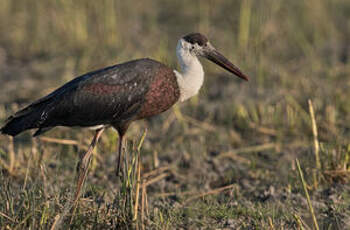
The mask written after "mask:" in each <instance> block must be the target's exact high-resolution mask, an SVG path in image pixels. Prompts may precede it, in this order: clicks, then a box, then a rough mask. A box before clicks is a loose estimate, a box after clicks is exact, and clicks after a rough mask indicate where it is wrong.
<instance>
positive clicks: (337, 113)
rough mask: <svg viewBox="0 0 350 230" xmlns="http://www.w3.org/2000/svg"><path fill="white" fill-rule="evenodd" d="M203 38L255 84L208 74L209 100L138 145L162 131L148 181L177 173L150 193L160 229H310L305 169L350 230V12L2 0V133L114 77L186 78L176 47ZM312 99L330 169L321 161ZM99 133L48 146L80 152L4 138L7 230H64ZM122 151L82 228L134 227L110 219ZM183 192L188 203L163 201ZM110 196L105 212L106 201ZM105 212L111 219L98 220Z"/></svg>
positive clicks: (104, 144) (100, 174) (329, 1)
mask: <svg viewBox="0 0 350 230" xmlns="http://www.w3.org/2000/svg"><path fill="white" fill-rule="evenodd" d="M189 32H201V33H203V34H205V35H207V36H208V37H209V39H210V41H211V42H212V44H213V45H214V46H215V47H217V48H218V50H220V51H221V52H222V53H223V54H224V55H225V56H227V57H228V58H229V59H230V60H232V61H233V63H235V64H236V65H238V66H239V67H240V68H241V69H242V70H243V71H244V72H245V73H246V74H248V75H249V76H250V79H251V80H250V81H249V82H248V83H246V82H242V81H240V80H238V79H235V78H232V77H231V76H229V74H227V73H226V72H225V71H224V70H222V69H220V68H217V67H215V66H214V65H213V64H210V63H208V62H207V61H203V65H204V69H205V72H206V80H205V85H204V87H203V89H202V90H201V92H200V95H199V96H196V97H195V98H193V99H191V100H190V101H189V102H186V103H183V104H181V105H178V106H176V107H175V109H172V110H170V111H169V112H166V113H165V114H164V115H162V116H159V117H157V118H154V119H151V120H149V121H146V122H138V123H135V124H134V125H133V126H132V127H131V130H130V133H129V139H130V140H131V141H132V140H138V138H139V137H140V136H141V135H142V132H143V130H144V129H145V128H148V129H149V132H148V135H147V137H146V140H145V143H144V146H143V152H142V162H143V167H144V168H143V172H147V171H149V170H151V169H153V168H155V167H157V166H159V165H160V166H166V165H172V167H174V169H173V170H172V171H171V172H169V175H168V176H167V177H166V179H165V180H163V181H160V182H158V183H157V184H154V185H152V186H153V187H152V186H150V189H149V190H148V197H149V202H150V204H149V213H148V216H147V220H146V223H147V226H152V228H162V229H163V228H169V229H171V228H175V227H177V228H181V227H182V228H189V227H192V228H199V227H208V226H209V227H213V226H217V227H228V228H242V229H252V228H253V229H254V228H263V229H264V228H271V226H272V227H274V226H275V228H276V229H282V228H286V229H290V228H300V229H301V228H302V227H304V228H306V229H307V228H308V226H312V221H311V219H310V215H311V214H309V213H308V212H306V211H305V210H306V207H307V206H306V203H305V198H304V194H303V190H302V186H301V182H300V181H299V179H298V174H297V172H296V170H295V163H294V159H295V158H297V157H298V158H299V159H300V160H301V164H302V167H303V169H304V171H305V173H306V174H305V177H306V180H307V181H308V183H310V186H311V187H309V189H310V192H311V198H312V200H314V205H315V207H314V208H315V209H316V217H317V219H318V220H319V222H320V225H321V227H323V228H325V229H344V228H343V227H344V226H345V224H347V225H346V226H347V227H348V228H349V227H350V226H349V221H350V213H349V211H348V210H347V208H346V207H349V205H350V194H349V187H348V186H347V183H346V182H347V181H348V172H349V171H348V168H349V164H350V163H349V159H350V158H349V157H350V155H349V154H350V143H349V138H350V100H349V98H350V92H349V90H348V88H349V86H350V78H349V75H350V62H349V58H350V1H349V0H309V1H302V0H298V1H284V0H266V1H259V0H244V1H243V0H242V1H238V0H218V1H214V0H201V1H199V0H196V1H185V0H176V1H160V0H153V1H151V0H143V1H121V0H118V1H84V0H78V1H45V0H36V1H21V0H1V7H0V85H1V90H0V120H1V121H5V119H6V117H8V116H9V115H11V114H12V113H13V112H15V111H16V110H17V109H18V108H21V107H23V106H25V105H27V104H29V103H30V102H31V101H33V100H34V99H37V98H39V97H41V96H44V95H45V94H47V93H49V92H51V91H52V90H54V89H55V88H57V87H58V86H60V85H61V84H63V83H65V82H66V81H68V80H70V79H72V78H73V77H75V76H78V75H81V74H83V73H86V72H88V71H92V70H95V69H98V68H102V67H105V66H107V65H112V64H115V63H121V62H124V61H127V60H130V59H136V58H143V57H150V58H153V59H156V60H159V61H161V62H164V63H166V64H167V65H169V66H171V67H173V68H178V65H177V60H176V55H175V47H176V43H177V40H178V39H179V38H180V37H181V36H182V35H185V34H187V33H189ZM308 99H311V100H312V103H313V106H314V109H315V114H316V120H315V121H316V123H317V128H318V138H317V139H318V141H319V142H320V155H321V163H322V164H321V168H316V165H315V160H314V159H315V158H314V152H315V149H314V147H313V146H314V142H313V141H314V134H313V131H312V123H311V119H310V114H309V107H308ZM90 132H91V131H88V130H80V129H74V130H70V131H69V130H67V129H55V130H54V131H51V132H49V133H48V134H45V135H46V136H49V137H51V138H56V139H71V140H77V143H78V144H73V145H60V144H50V143H46V142H43V143H39V144H38V143H37V142H36V141H33V140H32V139H31V138H30V135H29V133H26V134H24V135H21V136H19V137H18V138H16V139H15V141H14V149H13V148H12V147H11V146H12V144H10V145H9V144H8V143H9V140H10V139H9V138H8V137H5V136H1V137H0V169H2V172H1V174H0V175H1V176H0V177H1V178H0V179H1V181H2V182H1V185H0V191H1V192H0V198H1V200H6V202H2V203H3V204H0V226H1V227H0V228H3V229H5V228H6V226H7V227H8V229H12V228H15V227H17V228H27V227H30V228H33V229H37V228H39V227H40V228H43V229H47V228H49V227H50V226H51V225H52V223H53V222H54V217H55V216H56V215H57V214H58V213H60V212H61V211H62V207H61V206H62V204H63V203H64V202H63V200H64V198H65V191H66V189H67V188H68V187H69V186H71V184H72V183H73V177H74V168H75V165H76V162H77V160H78V154H77V151H79V152H82V151H83V150H84V146H86V144H87V143H89V141H90V138H91V133H90ZM116 138H117V136H116V134H115V133H114V132H113V131H112V130H110V131H109V132H107V134H105V135H104V136H103V138H102V141H101V143H100V146H99V148H98V150H97V151H96V152H97V153H96V155H97V157H96V160H95V163H94V165H93V168H92V170H91V172H90V176H89V179H88V184H89V185H88V187H87V189H86V190H87V191H86V192H87V193H89V192H90V193H89V194H90V196H91V197H92V201H91V203H92V204H91V208H90V209H89V208H87V207H86V206H82V207H81V208H80V209H79V210H80V212H78V214H77V215H78V216H79V217H80V219H79V218H75V222H74V223H73V225H72V226H77V227H78V226H80V225H81V226H82V228H93V227H95V228H107V227H108V226H109V225H107V222H108V223H112V224H113V223H114V222H113V221H115V222H118V221H120V220H118V221H117V220H115V218H116V216H117V217H118V215H112V214H110V213H108V211H106V210H107V208H106V207H109V206H108V205H110V204H111V202H112V201H113V199H114V198H115V195H114V194H115V191H117V189H118V183H116V180H115V178H114V177H113V170H114V169H115V164H114V163H113V162H114V161H115V151H116V147H117V146H116V143H117V141H116ZM10 143H11V142H10ZM74 143H75V142H74ZM77 146H78V147H77ZM82 146H83V147H82ZM40 168H41V170H40ZM315 178H316V179H315ZM43 184H44V186H43ZM229 184H233V185H235V186H236V187H235V189H234V191H231V193H229V194H227V193H224V194H219V195H216V196H210V197H208V198H206V199H204V198H203V199H200V200H198V201H193V203H191V204H186V205H185V204H184V203H183V200H184V199H185V198H183V196H182V195H181V194H182V192H186V191H192V192H198V193H200V192H201V191H209V190H211V189H215V188H218V187H222V186H225V185H229ZM312 184H313V185H312ZM10 191H11V192H10ZM175 191H176V192H178V193H179V194H180V195H177V196H170V197H165V198H164V197H162V196H158V195H159V194H161V193H167V192H175ZM42 193H43V194H45V195H42ZM23 194H24V195H23ZM38 194H39V195H38ZM102 194H103V197H104V198H103V199H104V202H105V203H103V205H102V206H101V204H100V203H99V201H97V200H95V199H97V198H96V197H100V196H102ZM157 194H158V195H157ZM86 196H89V195H86ZM271 197H272V198H271ZM270 198H271V199H270ZM24 203H25V204H26V205H24ZM42 203H44V204H45V205H44V206H40V205H41V204H42ZM185 203H186V202H185ZM38 204H40V205H38ZM11 207H12V208H11ZM43 207H44V208H43ZM101 207H102V208H101ZM101 209H103V210H104V211H105V212H106V213H105V216H104V217H96V216H95V214H96V213H101ZM33 210H35V211H33ZM4 215H5V216H4ZM96 215H97V214H96ZM6 216H7V217H6ZM99 218H100V219H99ZM112 220H113V221H112ZM68 223H69V222H68ZM68 223H66V224H68ZM118 223H119V222H118Z"/></svg>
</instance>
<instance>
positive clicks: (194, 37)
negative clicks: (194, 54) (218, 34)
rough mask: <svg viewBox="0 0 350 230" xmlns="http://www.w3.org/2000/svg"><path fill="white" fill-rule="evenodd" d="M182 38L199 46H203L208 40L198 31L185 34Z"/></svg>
mask: <svg viewBox="0 0 350 230" xmlns="http://www.w3.org/2000/svg"><path fill="white" fill-rule="evenodd" d="M183 39H184V40H185V41H186V42H189V43H191V44H195V43H197V44H198V45H199V46H203V45H205V44H206V43H207V42H208V39H207V38H206V37H205V36H204V35H203V34H200V33H191V34H187V35H186V36H184V37H183Z"/></svg>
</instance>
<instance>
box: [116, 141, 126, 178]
mask: <svg viewBox="0 0 350 230" xmlns="http://www.w3.org/2000/svg"><path fill="white" fill-rule="evenodd" d="M123 139H124V135H122V134H119V146H118V162H117V171H116V175H117V176H119V173H120V162H121V157H122V154H123Z"/></svg>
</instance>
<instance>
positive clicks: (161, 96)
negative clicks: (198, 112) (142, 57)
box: [137, 68, 180, 119]
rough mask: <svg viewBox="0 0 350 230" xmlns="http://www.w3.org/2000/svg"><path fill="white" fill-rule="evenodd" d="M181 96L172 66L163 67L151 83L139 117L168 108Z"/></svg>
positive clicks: (155, 113)
mask: <svg viewBox="0 0 350 230" xmlns="http://www.w3.org/2000/svg"><path fill="white" fill-rule="evenodd" d="M179 97H180V90H179V86H178V84H177V80H176V76H175V73H174V72H173V70H172V69H170V68H161V69H160V70H159V71H158V72H157V74H156V75H155V76H154V78H153V80H152V81H151V83H150V86H149V90H148V91H147V93H146V95H145V100H144V103H143V105H142V107H141V109H140V112H139V114H138V116H137V118H138V119H142V118H147V117H151V116H154V115H157V114H160V113H162V112H164V111H166V110H168V109H169V108H170V107H171V106H172V105H174V104H175V103H176V102H177V101H178V99H179Z"/></svg>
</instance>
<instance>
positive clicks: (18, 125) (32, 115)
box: [0, 106, 42, 136]
mask: <svg viewBox="0 0 350 230" xmlns="http://www.w3.org/2000/svg"><path fill="white" fill-rule="evenodd" d="M41 114H42V110H41V109H37V108H36V109H34V108H33V107H31V106H28V107H27V108H24V109H22V110H20V111H19V112H17V113H16V114H14V115H13V116H10V117H9V118H8V119H7V121H6V124H5V125H4V126H3V127H2V128H1V129H0V131H1V133H2V134H7V135H11V136H16V135H17V134H19V133H21V132H23V131H25V130H28V129H33V128H38V125H39V123H40V122H39V121H40V119H41V117H42V115H41Z"/></svg>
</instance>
